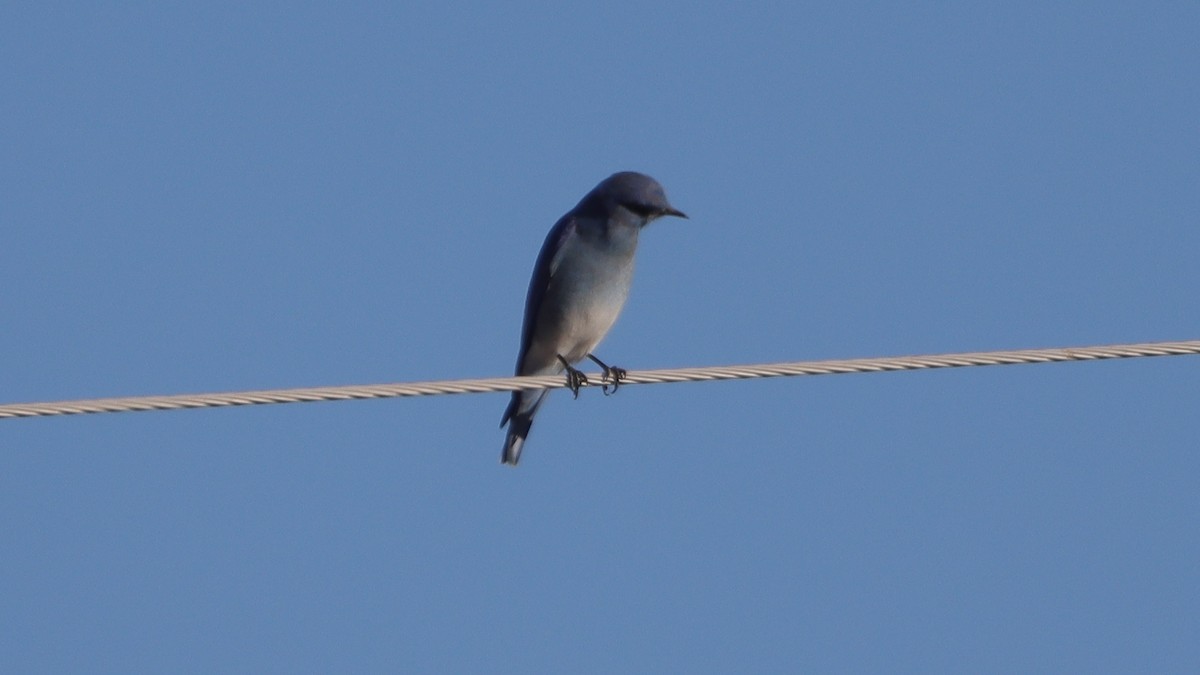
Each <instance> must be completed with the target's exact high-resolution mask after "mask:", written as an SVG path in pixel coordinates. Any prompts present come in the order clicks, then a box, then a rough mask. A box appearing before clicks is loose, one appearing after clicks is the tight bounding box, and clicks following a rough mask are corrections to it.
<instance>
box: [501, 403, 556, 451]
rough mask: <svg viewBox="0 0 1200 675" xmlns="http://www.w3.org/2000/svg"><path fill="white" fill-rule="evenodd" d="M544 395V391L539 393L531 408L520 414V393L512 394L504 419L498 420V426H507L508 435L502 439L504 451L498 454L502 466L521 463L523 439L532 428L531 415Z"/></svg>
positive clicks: (539, 404)
mask: <svg viewBox="0 0 1200 675" xmlns="http://www.w3.org/2000/svg"><path fill="white" fill-rule="evenodd" d="M545 394H546V392H544V391H543V392H539V393H538V398H537V401H536V402H535V403H534V404H533V406H532V407H531V408H529V409H528V410H526V411H524V412H522V411H521V403H522V392H519V391H514V392H513V397H512V402H510V403H509V404H508V409H507V410H505V411H504V417H503V418H501V420H500V426H504V425H505V424H508V435H507V436H505V438H504V450H503V451H502V452H501V453H500V462H501V463H502V464H508V465H511V466H516V465H517V462H519V461H521V446H523V445H525V439H526V438H527V437H528V436H529V427H531V426H533V415H534V414H535V413H536V412H537V409H538V408H539V407H540V406H541V404H542V399H543V397H544V396H545Z"/></svg>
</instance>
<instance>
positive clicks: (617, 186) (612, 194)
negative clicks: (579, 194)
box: [575, 171, 687, 226]
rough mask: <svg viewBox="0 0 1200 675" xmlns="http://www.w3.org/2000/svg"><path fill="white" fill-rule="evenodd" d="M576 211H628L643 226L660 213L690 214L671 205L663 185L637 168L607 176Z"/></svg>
mask: <svg viewBox="0 0 1200 675" xmlns="http://www.w3.org/2000/svg"><path fill="white" fill-rule="evenodd" d="M575 211H576V212H577V213H580V214H585V213H596V214H604V215H608V214H613V213H618V212H621V211H624V212H628V213H629V214H630V215H631V216H632V217H633V218H634V219H636V220H638V221H640V224H641V225H642V226H645V225H647V224H649V223H650V221H652V220H654V219H655V218H659V217H661V216H676V217H679V218H687V216H686V215H684V213H683V211H680V210H679V209H677V208H675V207H674V206H671V203H670V202H668V201H667V194H666V192H664V191H663V187H662V186H661V185H659V184H658V181H656V180H654V179H653V178H651V177H650V176H647V175H646V174H644V173H637V172H636V171H621V172H618V173H614V174H613V175H611V176H609V177H608V178H605V179H604V180H603V181H601V182H600V184H599V185H597V186H596V187H595V188H593V189H592V191H591V192H589V193H587V195H586V196H584V198H583V199H582V200H580V202H579V205H578V206H576V207H575Z"/></svg>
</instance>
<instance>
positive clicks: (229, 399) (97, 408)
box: [0, 340, 1200, 419]
mask: <svg viewBox="0 0 1200 675" xmlns="http://www.w3.org/2000/svg"><path fill="white" fill-rule="evenodd" d="M1186 354H1200V340H1185V341H1182V342H1142V343H1134V344H1120V345H1105V346H1100V347H1064V348H1059V349H1018V350H1013V351H991V352H964V353H956V354H934V355H926V356H890V357H883V358H866V359H835V360H828V361H789V362H784V363H763V364H755V365H742V366H716V367H701V368H666V369H662V370H638V371H630V372H629V373H628V375H627V376H626V378H625V379H624V380H622V382H621V384H622V386H624V385H628V384H663V383H668V382H701V381H707V380H743V379H752V378H759V377H794V376H798V375H838V374H845V373H875V372H882V371H892V370H924V369H929V368H962V367H967V366H1000V365H1012V364H1020V363H1053V362H1059V361H1095V360H1102V359H1128V358H1136V357H1148V356H1182V355H1186ZM589 377H590V378H591V381H592V382H593V383H595V382H599V381H600V375H599V374H593V375H590V376H589ZM564 386H566V382H565V378H563V377H561V376H558V375H550V376H538V377H495V378H484V379H470V380H437V381H431V382H402V383H397V384H376V385H350V386H338V387H304V388H300V389H267V390H262V391H241V392H230V393H217V394H176V395H170V396H130V397H125V398H96V399H84V400H79V401H57V402H50V403H10V404H4V405H0V419H2V418H15V417H46V416H52V415H81V414H87V413H106V412H134V411H139V410H179V409H184V408H218V407H224V406H236V405H264V404H268V403H306V402H311V401H344V400H350V399H367V398H397V397H407V396H440V395H443V394H480V393H487V392H503V391H516V390H519V389H558V388H561V387H564Z"/></svg>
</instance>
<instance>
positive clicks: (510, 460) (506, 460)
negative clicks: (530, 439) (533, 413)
mask: <svg viewBox="0 0 1200 675" xmlns="http://www.w3.org/2000/svg"><path fill="white" fill-rule="evenodd" d="M532 425H533V417H530V416H527V415H518V416H517V417H514V418H512V421H511V422H509V425H508V436H506V437H505V439H504V451H503V452H502V453H501V455H500V463H501V464H508V465H511V466H516V465H517V462H519V461H521V446H523V445H525V438H526V437H527V436H529V427H530V426H532Z"/></svg>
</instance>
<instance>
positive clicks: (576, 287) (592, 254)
mask: <svg viewBox="0 0 1200 675" xmlns="http://www.w3.org/2000/svg"><path fill="white" fill-rule="evenodd" d="M663 216H675V217H677V218H687V216H686V215H684V213H683V212H682V211H680V210H679V209H676V208H675V207H673V206H671V203H670V202H669V201H667V195H666V192H664V190H663V187H662V185H659V183H658V181H656V180H654V179H653V178H651V177H650V176H647V175H645V174H642V173H637V172H635V171H621V172H618V173H614V174H613V175H611V176H609V177H608V178H605V179H604V180H602V181H600V183H599V184H598V185H596V187H594V188H592V190H591V192H588V193H587V194H586V195H584V197H583V199H581V200H580V201H579V203H578V204H576V205H575V208H573V209H571V210H570V211H567V212H566V213H565V214H564V215H563V216H562V218H560V219H559V220H558V222H556V223H555V224H554V227H552V228H550V232H549V234H547V235H546V241H545V243H544V244H542V249H541V252H540V253H538V257H537V262H536V263H535V264H534V267H533V277H532V278H531V279H530V281H529V292H528V293H527V294H526V296H525V320H524V323H523V324H522V326H521V347H520V350H519V352H518V353H517V366H516V374H517V375H557V374H559V373H562V372H563V371H566V377H567V386H568V387H569V388H570V389H571V390H572V391H573V393H574V394H575V396H576V397H578V396H579V388H580V387H581V386H585V385H587V384H588V382H587V378H586V377H585V376H584V375H583V373H581V372H579V371H578V370H576V369H575V368H574V364H576V363H579V362H580V361H582V360H583V359H584V358H588V359H591V360H592V361H594V362H595V363H596V365H598V366H600V367H601V369H602V372H603V378H604V393H605V394H607V393H609V392H608V386H609V385H610V384H611V385H612V387H613V391H614V392H615V391H616V387H617V386H619V385H620V382H621V379H623V378H624V376H625V371H624V370H623V369H621V368H617V367H613V366H609V365H607V364H606V363H604V362H603V361H601V360H600V359H598V358H596V356H595V355H594V354H592V351H593V350H594V349H595V348H596V346H597V345H599V344H600V341H601V340H603V339H604V336H605V335H607V334H608V331H609V329H611V328H612V326H613V324H614V323H616V320H617V316H618V315H620V313H621V309H622V307H624V305H625V300H626V298H628V297H629V288H630V284H631V282H632V281H633V259H634V254H635V253H636V252H637V243H638V235H639V234H640V233H641V231H642V228H644V227H646V226H647V225H649V224H650V223H651V222H653V221H654V220H656V219H658V218H661V217H663ZM549 393H550V390H548V389H534V390H525V391H514V392H513V394H512V400H511V401H510V402H509V404H508V408H507V409H506V410H505V411H504V416H503V417H502V418H501V419H500V427H501V428H503V427H504V426H505V425H508V432H507V435H506V437H505V439H504V449H503V451H502V453H501V455H500V461H501V463H503V464H508V465H511V466H516V465H517V462H519V461H520V459H521V448H522V447H523V446H524V444H525V439H526V438H527V437H528V436H529V428H530V426H531V425H532V424H533V417H534V415H536V414H537V411H538V408H539V407H541V405H542V403H543V402H544V401H545V400H546V396H547V395H548V394H549Z"/></svg>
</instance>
